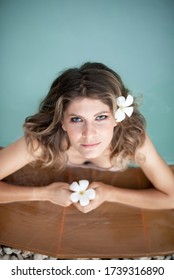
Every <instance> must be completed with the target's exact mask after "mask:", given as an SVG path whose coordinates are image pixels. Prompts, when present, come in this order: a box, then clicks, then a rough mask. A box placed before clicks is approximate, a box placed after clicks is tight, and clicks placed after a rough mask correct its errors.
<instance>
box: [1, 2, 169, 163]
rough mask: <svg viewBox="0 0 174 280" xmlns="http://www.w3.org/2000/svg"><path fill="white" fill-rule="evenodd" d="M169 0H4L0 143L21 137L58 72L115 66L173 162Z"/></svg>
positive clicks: (161, 149)
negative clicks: (27, 119)
mask: <svg viewBox="0 0 174 280" xmlns="http://www.w3.org/2000/svg"><path fill="white" fill-rule="evenodd" d="M173 15H174V1H170V0H131V1H130V0H105V1H104V0H88V1H87V0H72V1H70V0H60V1H59V0H30V1H29V0H1V1H0V39H1V44H0V71H1V73H0V88H1V91H0V145H1V146H5V145H8V144H9V143H11V142H13V141H15V140H16V139H17V138H19V137H20V136H21V135H22V134H23V132H22V124H23V122H24V119H25V117H26V116H28V115H31V114H33V113H35V112H36V110H37V108H38V104H39V102H40V101H41V99H42V97H43V96H45V94H46V93H47V91H48V89H49V86H50V84H51V82H52V80H53V79H54V78H55V77H56V75H57V73H59V71H61V70H63V69H66V68H68V67H72V66H78V65H79V64H81V63H83V62H85V61H99V62H103V63H105V64H107V65H108V66H109V67H112V68H114V69H115V70H116V71H117V72H118V73H119V74H120V75H121V77H122V78H123V80H124V81H125V83H126V85H127V86H128V87H129V88H130V89H131V90H132V91H133V93H134V94H135V95H140V94H143V96H144V101H143V105H142V107H141V110H142V112H143V113H144V115H145V117H146V119H147V123H148V126H147V130H148V132H149V134H150V136H151V138H152V140H153V142H154V144H155V145H156V147H157V149H158V151H159V153H160V154H161V155H162V156H163V157H164V158H165V160H166V161H167V162H168V163H169V164H171V163H174V125H173V121H174V109H173V107H174V55H173V50H174V17H173Z"/></svg>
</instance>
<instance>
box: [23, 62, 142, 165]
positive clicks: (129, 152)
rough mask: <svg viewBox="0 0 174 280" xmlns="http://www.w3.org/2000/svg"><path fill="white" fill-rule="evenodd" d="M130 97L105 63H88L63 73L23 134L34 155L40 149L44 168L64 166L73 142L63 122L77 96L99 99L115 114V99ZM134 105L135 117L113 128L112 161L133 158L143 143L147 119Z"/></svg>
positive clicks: (117, 76) (40, 157)
mask: <svg viewBox="0 0 174 280" xmlns="http://www.w3.org/2000/svg"><path fill="white" fill-rule="evenodd" d="M128 94H130V92H129V90H128V89H127V88H126V87H125V86H124V84H123V82H122V80H121V78H120V76H119V75H118V74H117V73H116V72H115V71H113V70H112V69H110V68H108V67H107V66H106V65H104V64H102V63H91V62H87V63H85V64H83V65H82V66H81V67H79V68H71V69H68V70H66V71H64V72H63V73H61V74H60V75H59V76H58V77H57V78H56V79H55V81H54V82H53V83H52V85H51V87H50V90H49V92H48V94H47V96H46V97H45V98H44V100H43V101H42V102H41V104H40V107H39V111H38V113H37V114H35V115H33V116H29V117H27V118H26V120H25V123H24V132H25V137H26V141H27V145H28V147H29V149H30V152H31V153H33V155H35V154H36V153H35V150H36V149H38V148H41V151H42V153H41V155H39V156H38V157H36V156H35V158H36V160H39V162H40V163H41V164H42V166H54V165H56V166H59V168H63V167H65V166H66V163H67V156H66V151H67V150H68V149H69V147H70V142H69V139H68V137H67V134H66V132H65V131H64V130H63V129H62V121H63V116H64V112H65V110H66V108H67V107H68V105H69V104H70V102H72V101H73V100H74V99H75V98H77V97H87V98H92V99H100V100H101V101H102V102H103V103H105V104H106V105H108V106H109V108H110V109H111V111H112V112H113V114H114V113H115V111H116V109H117V104H116V98H117V97H119V96H121V95H122V96H124V97H125V98H126V97H127V95H128ZM133 106H134V111H133V114H132V116H131V117H126V118H125V119H124V120H123V121H122V122H120V123H118V124H117V126H116V127H115V128H114V134H113V139H112V141H111V155H110V157H111V160H112V161H113V162H114V161H115V159H117V158H121V159H122V160H124V159H125V158H134V155H135V152H136V149H137V148H138V147H140V146H141V145H142V144H143V142H144V139H145V119H144V117H143V116H142V114H141V113H140V112H139V111H138V109H137V107H138V106H137V103H136V99H134V104H133ZM33 143H37V145H34V144H33Z"/></svg>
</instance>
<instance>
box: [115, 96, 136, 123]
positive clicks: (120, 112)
mask: <svg viewBox="0 0 174 280" xmlns="http://www.w3.org/2000/svg"><path fill="white" fill-rule="evenodd" d="M133 101H134V98H133V96H132V95H130V94H129V95H128V96H127V98H126V99H125V97H124V96H119V97H118V98H117V105H118V107H119V108H118V109H117V111H116V113H115V119H116V122H121V121H123V120H124V119H125V117H126V115H127V116H128V117H130V116H131V115H132V113H133V106H130V105H132V103H133Z"/></svg>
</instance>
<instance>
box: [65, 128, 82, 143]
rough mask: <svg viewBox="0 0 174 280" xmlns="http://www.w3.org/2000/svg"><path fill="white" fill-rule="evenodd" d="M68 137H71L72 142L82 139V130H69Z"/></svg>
mask: <svg viewBox="0 0 174 280" xmlns="http://www.w3.org/2000/svg"><path fill="white" fill-rule="evenodd" d="M66 132H67V135H68V137H69V139H70V140H73V139H74V140H75V139H78V138H80V135H81V129H80V128H72V127H71V128H68V129H67V131H66Z"/></svg>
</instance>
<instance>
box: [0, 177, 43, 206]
mask: <svg viewBox="0 0 174 280" xmlns="http://www.w3.org/2000/svg"><path fill="white" fill-rule="evenodd" d="M45 193H46V191H45V187H33V186H16V185H11V184H8V183H5V182H2V181H0V203H10V202H19V201H36V200H46V195H45Z"/></svg>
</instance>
